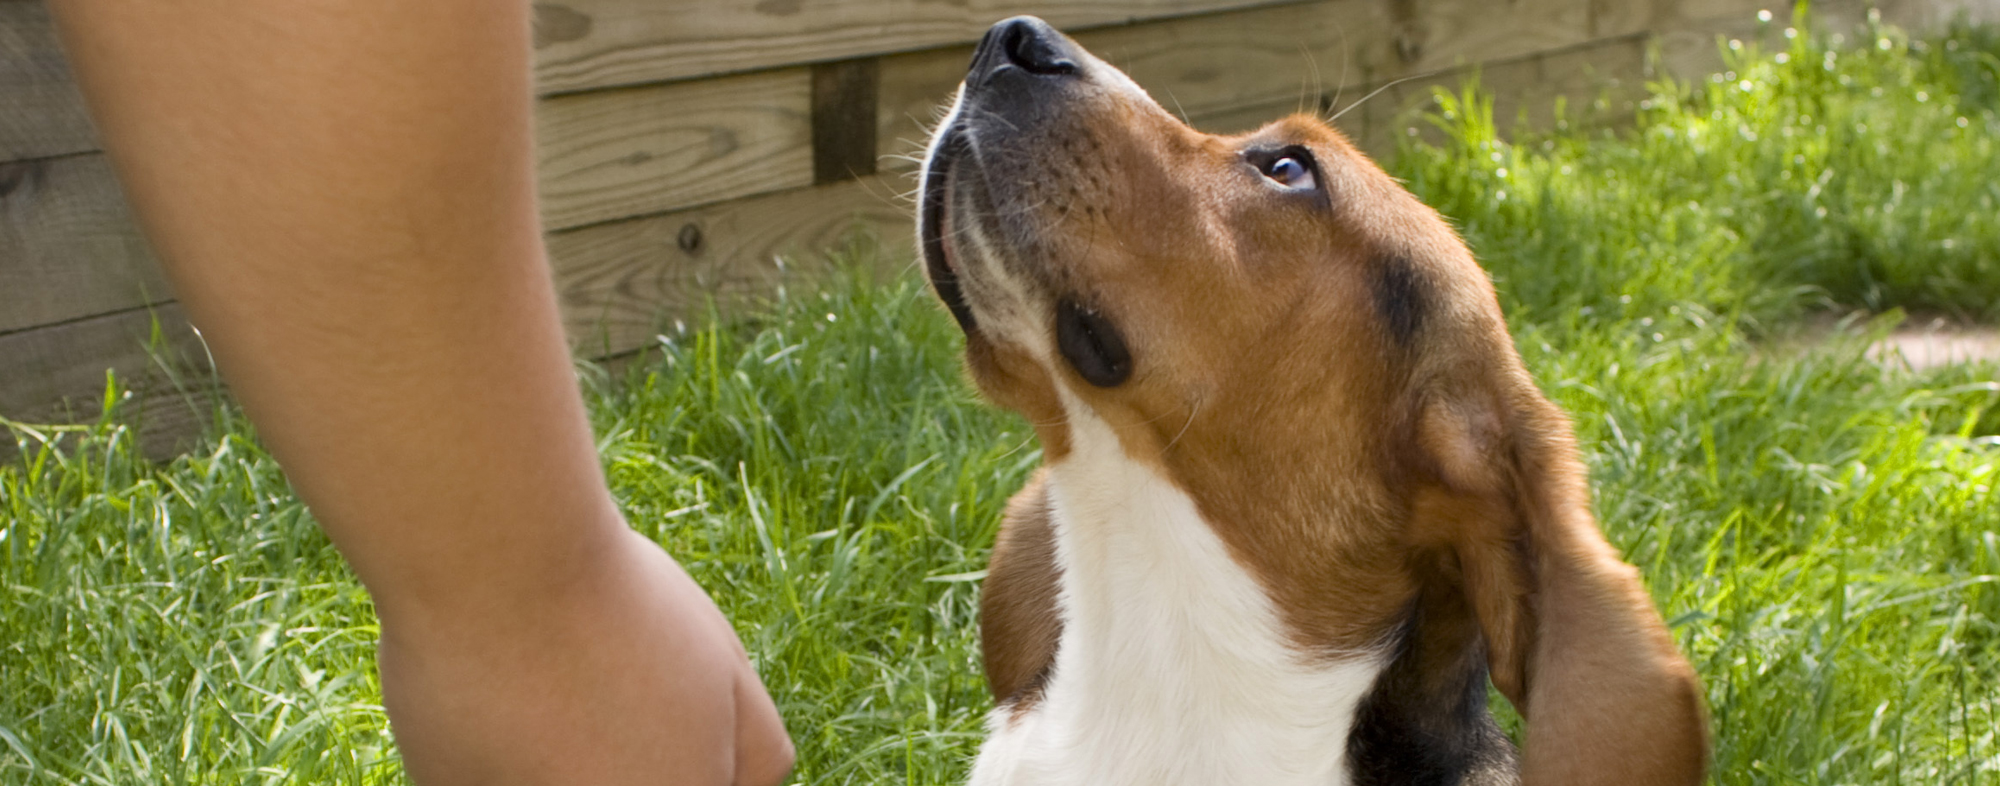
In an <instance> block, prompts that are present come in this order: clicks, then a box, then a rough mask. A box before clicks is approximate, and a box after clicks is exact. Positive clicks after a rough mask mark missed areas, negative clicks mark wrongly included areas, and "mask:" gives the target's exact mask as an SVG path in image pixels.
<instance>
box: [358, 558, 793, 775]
mask: <svg viewBox="0 0 2000 786" xmlns="http://www.w3.org/2000/svg"><path fill="white" fill-rule="evenodd" d="M627 534H628V535H629V537H626V538H622V539H620V541H619V542H618V543H616V544H613V545H612V546H611V547H610V548H609V549H608V551H609V552H610V553H607V554H604V555H602V558H601V559H597V560H596V562H598V563H599V564H598V565H597V566H596V567H595V568H591V569H585V570H580V571H578V573H577V575H576V576H575V580H574V583H572V584H570V585H568V586H566V587H563V588H561V589H560V590H559V591H556V592H551V593H548V594H546V595H542V596H540V597H534V598H529V599H525V600H522V601H521V602H518V603H511V602H508V601H499V600H496V599H491V598H488V599H485V600H486V601H493V602H482V603H481V604H480V607H478V608H461V609H448V608H435V607H415V608H398V611H397V612H394V613H395V614H397V616H394V617H392V616H391V612H388V611H387V610H386V609H385V612H384V614H383V633H382V650H381V660H380V662H381V669H382V689H383V694H384V698H385V703H386V704H387V705H388V709H389V714H390V720H391V721H392V723H393V727H394V730H395V733H396V741H397V745H398V747H400V748H401V749H402V751H403V760H404V766H405V768H406V769H407V771H408V772H409V773H410V775H411V777H412V778H413V779H414V780H415V781H416V782H417V783H420V784H423V785H424V786H440V785H449V784H461V783H462V784H554V783H579V784H607V785H609V784H626V783H633V784H636V783H676V784H678V783H687V784H717V785H718V786H719V785H720V784H734V785H735V786H775V785H776V784H779V783H781V782H782V781H783V779H784V777H785V775H786V774H787V773H788V772H790V770H791V766H792V756H793V749H792V744H791V740H790V739H789V738H788V737H787V736H786V734H785V729H784V724H783V722H782V721H781V720H780V719H779V717H778V712H777V708H776V707H775V706H774V705H773V704H772V702H771V698H770V696H769V695H768V694H767V693H766V692H765V690H764V686H763V684H762V682H760V681H759V679H758V677H757V674H756V672H755V671H753V670H752V669H751V667H750V663H749V660H748V659H747V657H746V656H745V653H744V651H743V647H742V644H741V643H740V642H739V641H738V640H737V638H736V633H735V631H734V630H733V629H731V628H730V626H729V623H728V622H727V621H725V620H724V619H723V617H722V614H721V613H720V612H719V611H718V610H717V609H716V607H715V604H714V603H713V602H711V601H710V600H709V598H708V596H707V595H706V594H704V593H703V592H702V590H701V588H700V587H699V586H697V585H696V584H695V583H694V581H693V579H691V578H689V576H688V575H687V573H686V571H684V570H682V569H681V567H680V566H679V565H678V564H676V563H675V562H674V561H673V560H672V559H671V558H669V557H668V556H667V555H666V554H665V553H664V552H662V551H661V550H660V549H659V547H658V546H656V545H654V544H653V543H652V542H650V541H647V540H645V539H644V538H641V537H640V536H638V535H637V534H635V533H629V532H628V533H627ZM502 605H512V608H508V609H501V608H498V607H499V606H502Z"/></svg>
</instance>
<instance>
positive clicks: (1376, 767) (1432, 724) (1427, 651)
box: [1347, 580, 1520, 786]
mask: <svg viewBox="0 0 2000 786" xmlns="http://www.w3.org/2000/svg"><path fill="white" fill-rule="evenodd" d="M1486 668H1487V666H1486V648H1485V646H1484V643H1483V641H1482V640H1481V638H1480V635H1479V630H1478V625H1477V623H1476V622H1475V621H1474V620H1473V618H1472V615H1471V611H1470V609H1468V608H1466V603H1465V599H1464V597H1463V596H1462V595H1461V594H1459V593H1458V592H1456V591H1455V588H1453V587H1450V586H1448V585H1444V583H1443V582H1440V581H1435V580H1433V581H1427V582H1425V588H1424V589H1423V590H1422V591H1421V593H1420V594H1419V595H1418V597H1417V599H1416V602H1415V603H1413V604H1412V605H1411V609H1410V613H1409V617H1408V619H1407V620H1406V621H1405V623H1404V625H1403V628H1402V630H1401V631H1399V632H1398V634H1397V641H1396V645H1395V658H1394V660H1392V661H1390V663H1389V667H1388V668H1387V669H1384V670H1383V672H1382V674H1381V675H1380V676H1378V677H1376V678H1375V686H1374V687H1373V688H1371V689H1369V692H1368V696H1367V697H1366V698H1364V699H1362V702H1361V706H1360V707H1359V708H1358V709H1357V710H1356V713H1355V720H1354V730H1353V731H1352V732H1349V733H1348V735H1347V764H1348V768H1349V771H1350V772H1352V773H1353V775H1354V784H1355V786H1516V784H1519V783H1520V774H1519V767H1520V765H1519V761H1518V757H1517V756H1516V754H1515V752H1514V743H1513V742H1512V741H1510V740H1508V739H1507V735H1506V734H1505V733H1504V732H1502V731H1501V730H1500V725H1499V724H1498V723H1495V722H1494V720H1493V716H1492V714H1491V713H1489V712H1487V710H1486Z"/></svg>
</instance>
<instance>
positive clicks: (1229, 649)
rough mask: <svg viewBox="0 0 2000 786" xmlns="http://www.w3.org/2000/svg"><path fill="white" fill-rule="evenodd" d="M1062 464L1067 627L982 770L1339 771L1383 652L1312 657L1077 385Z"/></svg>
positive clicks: (987, 779) (1054, 473)
mask: <svg viewBox="0 0 2000 786" xmlns="http://www.w3.org/2000/svg"><path fill="white" fill-rule="evenodd" d="M1064 398H1066V399H1070V400H1068V401H1065V404H1066V405H1067V406H1066V407H1065V408H1066V409H1068V410H1069V414H1070V418H1069V427H1070V436H1071V444H1072V446H1073V448H1074V450H1073V452H1072V453H1071V455H1069V456H1068V457H1066V458H1065V459H1064V460H1063V461H1061V462H1060V463H1057V464H1054V465H1053V466H1051V468H1050V479H1049V493H1050V500H1051V503H1052V507H1053V515H1052V521H1053V525H1054V529H1055V533H1056V552H1057V560H1058V563H1059V564H1060V565H1061V568H1062V574H1063V577H1064V579H1063V587H1062V594H1061V601H1060V607H1061V612H1062V617H1063V633H1062V637H1061V643H1060V645H1059V649H1058V651H1057V653H1056V661H1055V668H1054V670H1053V672H1052V673H1051V675H1050V677H1049V680H1048V682H1047V683H1046V685H1045V691H1044V694H1043V696H1042V697H1041V699H1040V701H1038V702H1037V703H1035V704H1034V705H1033V706H1032V707H1031V708H1030V709H1028V710H1027V711H1026V712H1024V713H1021V714H1020V715H1018V716H1016V715H1014V713H1012V712H1011V710H1010V709H1009V708H1005V707H1003V708H1001V709H998V710H995V711H994V713H993V716H992V717H991V718H990V719H989V721H988V726H989V729H990V736H989V738H988V740H987V742H986V745H985V747H983V748H982V749H981V750H980V754H979V759H978V762H977V763H976V764H975V765H974V767H973V774H972V778H971V786H1015V785H1016V784H1018V785H1020V786H1028V785H1029V784H1033V785H1034V786H1069V785H1070V784H1075V785H1076V786H1083V785H1084V784H1089V785H1090V786H1126V785H1127V784H1132V785H1137V784H1147V785H1148V786H1173V785H1174V784H1188V785H1189V786H1195V785H1197V784H1199V785H1200V786H1225V785H1227V784H1245V785H1246V786H1288V785H1289V784H1300V785H1301V786H1304V785H1305V784H1310V785H1311V786H1330V785H1331V784H1344V783H1346V782H1347V780H1348V776H1347V769H1346V766H1345V763H1344V762H1345V758H1346V751H1347V735H1348V731H1349V729H1350V728H1351V727H1352V725H1353V721H1354V714H1355V709H1356V706H1357V705H1358V704H1359V703H1360V701H1361V699H1362V698H1363V696H1365V695H1366V693H1367V691H1368V689H1369V687H1370V686H1371V685H1372V684H1373V683H1374V680H1375V676H1376V674H1377V673H1378V672H1379V671H1380V670H1381V667H1382V659H1381V658H1380V657H1379V656H1376V655H1372V654H1357V655H1356V656H1354V657H1352V658H1348V659H1344V660H1331V661H1330V660H1327V659H1325V658H1323V657H1321V658H1307V657H1306V656H1305V654H1304V653H1302V652H1300V651H1299V650H1298V649H1297V648H1296V647H1294V646H1292V645H1291V644H1290V642H1289V638H1288V636H1287V635H1286V632H1285V630H1284V627H1283V625H1282V623H1281V622H1280V620H1279V615H1278V611H1277V609H1276V608H1274V607H1273V605H1272V603H1271V601H1270V599H1269V597H1268V595H1267V594H1266V593H1265V592H1264V590H1263V589H1262V588H1261V587H1260V586H1258V584H1257V582H1256V580H1255V579H1254V578H1253V577H1251V576H1250V574H1249V573H1248V572H1246V571H1245V570H1244V569H1243V567H1242V566H1241V565H1239V564H1238V563H1237V562H1236V561H1235V560H1233V559H1232V558H1231V557H1230V556H1229V553H1228V551H1227V549H1226V547H1225V546H1224V545H1223V543H1222V541H1221V540H1220V539H1219V538H1218V537H1217V536H1216V534H1215V532H1214V530H1213V529H1211V528H1210V526H1209V525H1208V523H1207V522H1205V521H1203V520H1202V518H1201V514H1200V513H1199V511H1198V510H1197V509H1196V507H1195V504H1194V501H1193V500H1192V499H1190V498H1189V497H1188V496H1187V495H1186V494H1185V493H1183V492H1182V491H1181V490H1180V489H1178V488H1176V487H1175V486H1174V485H1173V484H1172V483H1170V482H1168V481H1167V480H1165V479H1164V478H1161V477H1160V476H1159V475H1158V474H1157V473H1156V472H1154V471H1152V470H1150V469H1148V468H1147V467H1145V466H1143V465H1141V464H1139V463H1137V462H1134V461H1132V460H1131V459H1130V458H1128V457H1127V456H1126V455H1125V454H1124V452H1123V451H1122V450H1121V449H1120V447H1119V445H1118V441H1117V437H1116V435H1115V434H1113V433H1112V431H1111V429H1110V428H1109V426H1107V425H1106V424H1105V423H1104V422H1103V421H1101V420H1099V419H1098V418H1097V417H1096V416H1095V415H1094V414H1092V413H1091V412H1090V411H1089V409H1088V408H1086V407H1084V406H1083V405H1081V404H1080V403H1079V402H1077V401H1075V400H1074V399H1071V398H1070V397H1069V396H1068V395H1067V392H1066V391H1065V395H1064Z"/></svg>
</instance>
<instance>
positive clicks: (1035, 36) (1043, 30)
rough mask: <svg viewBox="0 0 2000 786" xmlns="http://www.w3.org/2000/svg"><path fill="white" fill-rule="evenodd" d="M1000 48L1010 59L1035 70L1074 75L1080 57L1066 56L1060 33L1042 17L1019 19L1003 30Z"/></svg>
mask: <svg viewBox="0 0 2000 786" xmlns="http://www.w3.org/2000/svg"><path fill="white" fill-rule="evenodd" d="M1000 48H1001V51H1002V52H1005V53H1006V55H1007V62H1009V63H1012V64H1014V65H1017V66H1020V67H1021V69H1022V70H1024V71H1027V72H1029V73H1034V74H1044V75H1058V74H1060V75H1071V74H1075V73H1076V71H1077V68H1076V61H1075V60H1071V59H1070V58H1068V57H1066V56H1064V51H1063V43H1062V37H1061V34H1060V33H1057V32H1056V31H1055V30H1053V29H1050V28H1049V26H1048V25H1047V24H1045V23H1040V22H1039V20H1034V21H1031V20H1027V19H1016V20H1014V21H1012V22H1008V23H1007V29H1006V30H1005V31H1003V32H1002V34H1001V39H1000Z"/></svg>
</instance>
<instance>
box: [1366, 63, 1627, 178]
mask: <svg viewBox="0 0 2000 786" xmlns="http://www.w3.org/2000/svg"><path fill="white" fill-rule="evenodd" d="M1646 41H1647V39H1646V37H1645V36H1644V35H1632V36H1626V37H1624V38H1617V39H1610V40H1606V41H1599V42H1594V43H1592V44H1589V45H1586V46H1581V47H1572V48H1570V49H1566V50H1562V51H1558V52H1552V53H1547V54H1537V55H1531V56H1528V57H1524V58H1516V59H1514V60H1509V61H1503V62H1499V63H1486V64H1482V65H1480V66H1477V67H1467V68H1461V69H1454V70H1452V71H1450V72H1447V73H1443V74H1437V75H1434V76H1431V77H1426V78H1423V79H1414V80H1410V81H1408V82H1403V83H1400V84H1395V85H1392V86H1389V87H1388V89H1386V90H1384V91H1382V93H1381V94H1379V95H1377V96H1376V97H1375V98H1373V99H1370V100H1369V101H1368V102H1367V103H1365V104H1362V105H1361V106H1359V107H1357V108H1356V109H1355V110H1354V111H1352V112H1349V113H1348V114H1346V115H1343V116H1342V118H1341V121H1340V123H1339V125H1340V126H1341V128H1342V129H1343V130H1345V131H1347V132H1348V134H1349V135H1350V136H1351V137H1353V138H1354V139H1355V142H1356V143H1357V144H1358V145H1360V146H1361V148H1362V149H1363V150H1366V151H1368V153H1369V154H1370V155H1372V156H1376V157H1377V158H1386V157H1387V156H1389V155H1390V154H1392V153H1394V151H1395V149H1396V145H1397V143H1398V142H1399V141H1400V140H1401V139H1403V138H1407V137H1410V136H1424V137H1425V138H1427V139H1430V140H1431V141H1433V142H1436V141H1439V139H1438V136H1437V135H1438V133H1439V132H1438V131H1437V129H1435V128H1434V127H1432V126H1431V125H1430V124H1428V123H1425V122H1422V121H1421V119H1420V113H1421V112H1423V111H1424V110H1426V109H1428V108H1429V106H1430V105H1431V101H1432V95H1433V91H1434V89H1436V88H1444V89H1446V90H1450V91H1454V92H1456V91H1458V90H1460V89H1461V87H1462V86H1463V85H1464V84H1466V82H1467V80H1470V79H1474V78H1476V79H1477V80H1478V82H1479V84H1480V86H1481V88H1482V89H1484V90H1485V91H1486V92H1487V93H1488V94H1489V95H1490V96H1491V98H1492V100H1493V118H1494V123H1495V125H1496V126H1498V127H1499V129H1500V131H1501V132H1502V133H1503V134H1504V135H1508V136H1511V135H1512V134H1513V133H1514V132H1516V131H1518V130H1519V129H1520V128H1522V127H1526V128H1549V127H1551V126H1553V125H1554V123H1555V121H1556V114H1555V112H1556V104H1557V101H1558V99H1561V101H1562V102H1563V103H1564V104H1566V105H1567V110H1566V118H1567V119H1568V120H1569V121H1571V122H1577V123H1585V124H1596V123H1605V122H1611V123H1616V122H1629V121H1630V119H1631V118H1632V116H1633V113H1634V112H1635V111H1636V109H1637V103H1638V101H1639V99H1641V98H1643V97H1644V96H1645V83H1646V80H1647V79H1648V78H1649V77H1650V72H1649V71H1648V69H1647V64H1646Z"/></svg>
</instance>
